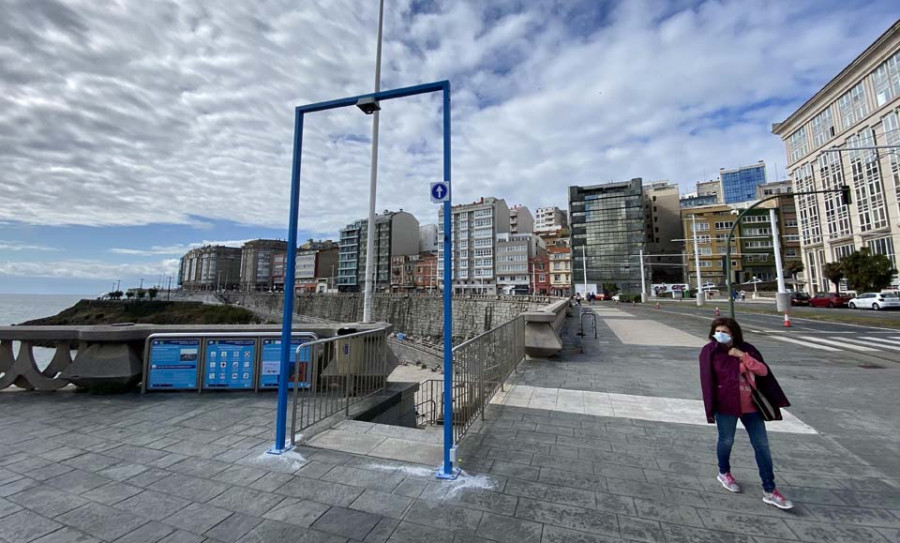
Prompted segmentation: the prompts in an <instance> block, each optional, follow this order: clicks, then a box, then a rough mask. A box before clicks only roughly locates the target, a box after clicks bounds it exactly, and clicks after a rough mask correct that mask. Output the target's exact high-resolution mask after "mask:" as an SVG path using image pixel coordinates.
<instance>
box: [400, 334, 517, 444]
mask: <svg viewBox="0 0 900 543" xmlns="http://www.w3.org/2000/svg"><path fill="white" fill-rule="evenodd" d="M524 358H525V318H524V317H522V316H519V317H516V318H514V319H513V320H511V321H508V322H506V323H504V324H501V325H500V326H498V327H496V328H493V329H491V330H488V331H487V332H484V333H483V334H481V335H478V336H476V337H474V338H472V339H470V340H468V341H466V342H464V343H461V344H459V345H457V346H456V347H454V348H453V390H452V394H453V396H452V400H453V416H452V423H453V442H454V443H459V441H460V440H461V439H462V438H463V436H465V434H466V432H467V431H468V430H469V428H470V427H471V426H472V424H474V423H475V420H476V419H477V418H478V417H479V416H480V417H481V418H482V420H483V419H484V409H485V407H487V404H488V402H490V401H491V398H492V397H493V396H494V394H495V393H496V392H497V391H498V390H501V389H502V388H503V383H504V382H505V381H506V379H507V378H508V377H509V376H510V374H511V373H512V372H513V371H515V369H516V367H518V364H519V362H521V361H522V360H523V359H524ZM443 397H444V382H443V381H442V380H439V379H430V380H427V381H422V382H421V383H419V392H418V393H417V394H416V419H417V420H416V422H417V423H419V424H420V425H421V424H429V423H431V424H445V418H446V417H445V413H444V401H443Z"/></svg>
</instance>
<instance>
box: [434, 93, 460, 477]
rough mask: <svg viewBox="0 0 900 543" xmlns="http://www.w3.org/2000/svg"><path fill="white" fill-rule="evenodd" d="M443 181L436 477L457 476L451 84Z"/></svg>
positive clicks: (446, 102) (446, 110)
mask: <svg viewBox="0 0 900 543" xmlns="http://www.w3.org/2000/svg"><path fill="white" fill-rule="evenodd" d="M444 181H445V182H446V183H447V188H448V190H449V194H448V195H447V199H446V200H444V468H443V472H442V473H439V474H438V476H440V477H442V478H453V477H455V476H456V474H455V473H454V469H453V464H452V463H451V461H450V449H451V448H452V447H453V297H452V293H453V274H452V262H453V246H452V243H451V231H450V225H451V221H450V208H451V197H452V195H453V190H452V188H450V187H451V185H450V82H449V81H447V82H445V84H444Z"/></svg>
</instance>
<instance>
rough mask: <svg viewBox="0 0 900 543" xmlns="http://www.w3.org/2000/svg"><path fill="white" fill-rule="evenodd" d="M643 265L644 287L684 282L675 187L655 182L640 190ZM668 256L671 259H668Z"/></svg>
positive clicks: (678, 204)
mask: <svg viewBox="0 0 900 543" xmlns="http://www.w3.org/2000/svg"><path fill="white" fill-rule="evenodd" d="M643 204H644V234H645V240H644V242H645V247H644V253H645V255H647V256H645V258H644V265H645V266H646V268H647V271H646V279H647V282H648V284H653V283H678V282H681V281H683V280H684V263H683V259H682V254H681V253H682V252H683V251H684V242H682V241H678V240H680V239H683V238H684V236H683V233H684V229H683V228H682V225H681V205H680V197H679V193H678V185H674V184H670V183H669V182H668V181H657V182H655V183H649V184H646V185H644V187H643ZM669 255H671V256H669Z"/></svg>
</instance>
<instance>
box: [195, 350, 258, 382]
mask: <svg viewBox="0 0 900 543" xmlns="http://www.w3.org/2000/svg"><path fill="white" fill-rule="evenodd" d="M255 360H256V340H255V339H209V340H207V341H206V358H204V363H205V364H206V368H205V370H204V372H203V388H204V389H210V388H213V389H216V388H220V389H252V388H253V377H254V375H253V373H254V371H253V367H254V361H255Z"/></svg>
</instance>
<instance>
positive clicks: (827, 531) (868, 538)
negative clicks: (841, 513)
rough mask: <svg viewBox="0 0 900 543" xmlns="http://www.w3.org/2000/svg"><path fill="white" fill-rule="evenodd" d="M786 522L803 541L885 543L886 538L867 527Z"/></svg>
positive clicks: (796, 521)
mask: <svg viewBox="0 0 900 543" xmlns="http://www.w3.org/2000/svg"><path fill="white" fill-rule="evenodd" d="M784 522H785V524H787V525H788V527H790V529H791V530H792V531H793V532H794V533H795V534H797V537H799V538H800V539H801V540H802V541H809V542H815V543H845V542H848V541H852V542H853V543H870V542H872V543H874V542H878V543H884V538H883V537H882V536H881V534H880V533H878V530H876V529H874V528H868V527H865V526H847V525H837V524H827V523H824V522H806V521H800V520H791V519H788V520H785V521H784Z"/></svg>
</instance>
